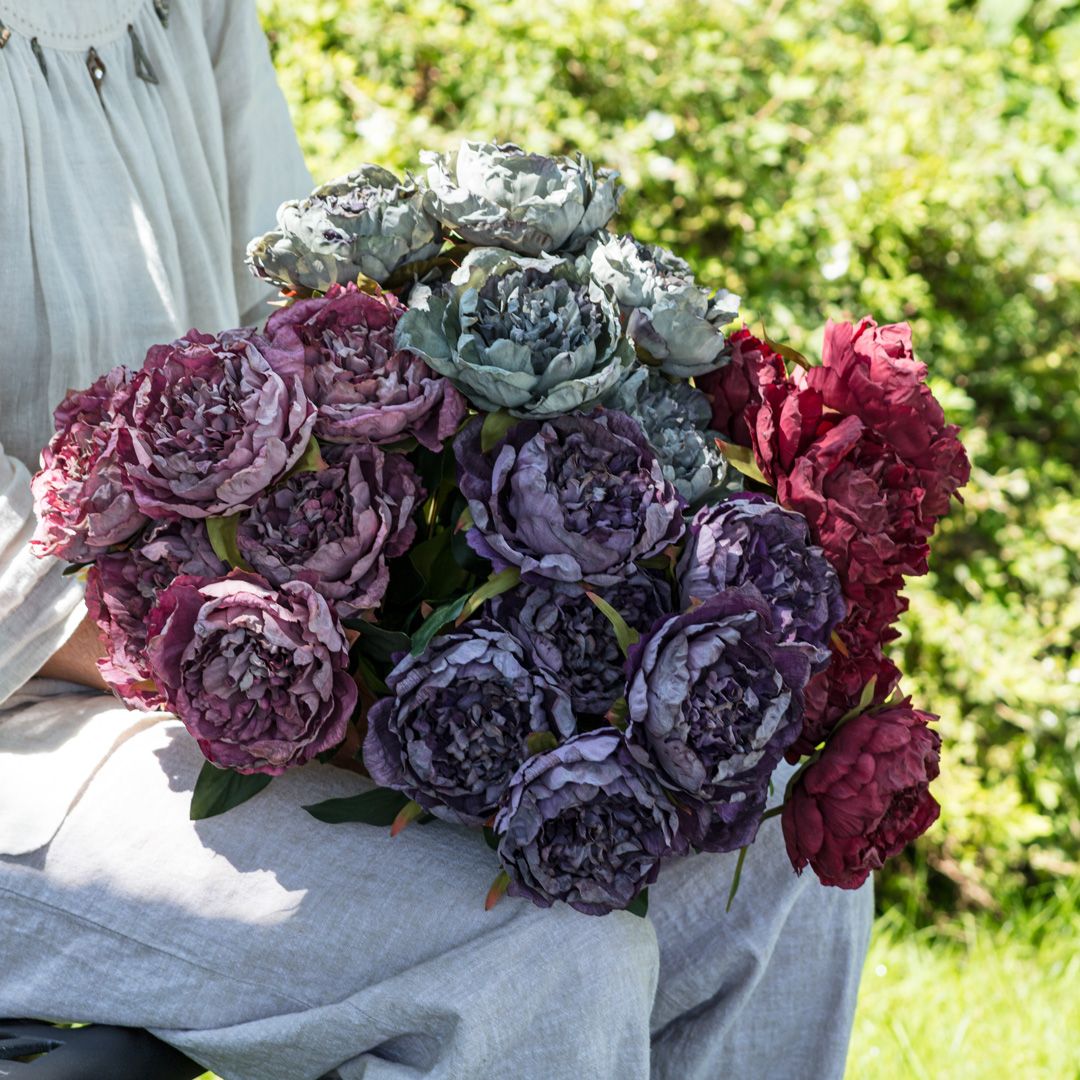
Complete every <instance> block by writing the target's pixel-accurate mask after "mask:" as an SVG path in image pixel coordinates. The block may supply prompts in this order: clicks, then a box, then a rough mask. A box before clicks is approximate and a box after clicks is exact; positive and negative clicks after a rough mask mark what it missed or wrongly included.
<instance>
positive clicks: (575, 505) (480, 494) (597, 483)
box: [454, 410, 683, 588]
mask: <svg viewBox="0 0 1080 1080" xmlns="http://www.w3.org/2000/svg"><path fill="white" fill-rule="evenodd" d="M482 426H483V420H482V418H480V417H477V418H475V419H474V420H472V421H471V422H470V423H469V424H468V425H467V426H466V427H465V428H463V429H462V431H461V433H460V434H459V435H458V437H457V439H455V441H454V453H455V454H456V455H457V462H458V482H459V483H460V485H461V492H462V494H463V495H464V496H465V498H466V499H467V500H468V505H469V511H470V513H471V514H472V520H473V526H472V528H470V529H469V532H468V536H467V538H468V542H469V544H470V545H471V546H472V548H473V549H474V550H475V551H476V552H477V553H478V554H480V555H481V556H483V557H484V558H486V559H490V560H491V561H492V563H493V564H494V565H495V568H496V569H497V570H503V569H505V568H507V567H509V566H518V567H520V568H521V573H522V578H523V579H524V580H526V581H532V582H537V581H542V580H548V581H562V582H569V583H574V582H581V581H584V582H588V583H589V584H591V585H593V586H599V587H601V588H606V587H609V586H612V585H615V584H617V583H618V582H620V581H622V580H623V579H625V578H627V577H629V576H630V575H631V574H633V573H634V569H635V568H634V563H635V562H636V560H638V559H645V558H648V557H650V556H652V555H656V554H658V553H659V552H660V551H662V550H663V549H664V548H665V547H667V545H668V544H673V543H675V542H676V541H677V540H678V539H679V538H680V536H681V535H682V531H683V520H682V499H681V498H680V496H679V494H678V492H677V491H676V490H675V488H674V487H673V486H672V484H670V483H669V482H668V481H667V480H666V479H665V477H664V473H663V469H662V468H661V466H660V463H659V461H658V460H657V458H656V455H655V454H654V453H653V451H652V449H651V448H650V447H649V445H648V443H647V442H646V441H645V436H644V434H643V432H642V430H641V427H640V426H639V425H638V424H637V423H636V422H635V421H634V420H632V419H630V417H628V416H626V415H625V414H624V413H620V412H614V411H606V410H597V411H595V412H593V413H592V414H591V415H589V416H582V415H576V414H575V415H570V416H559V417H556V418H555V419H553V420H548V421H544V422H543V423H541V422H539V421H536V420H526V421H523V422H521V423H519V424H517V425H515V426H514V427H513V428H511V429H510V431H509V432H508V433H507V435H506V436H505V438H503V439H502V441H501V442H499V443H498V444H497V445H496V446H495V448H494V449H493V450H492V451H491V452H490V453H487V454H485V453H484V452H483V451H482V450H481V446H480V435H481V430H482Z"/></svg>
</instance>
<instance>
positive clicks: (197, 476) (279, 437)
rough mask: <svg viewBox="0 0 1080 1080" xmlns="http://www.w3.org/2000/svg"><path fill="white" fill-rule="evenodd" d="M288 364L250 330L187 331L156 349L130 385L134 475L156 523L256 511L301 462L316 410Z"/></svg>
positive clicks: (137, 491) (144, 504)
mask: <svg viewBox="0 0 1080 1080" xmlns="http://www.w3.org/2000/svg"><path fill="white" fill-rule="evenodd" d="M289 359H290V358H289V357H288V356H287V355H285V354H284V353H282V352H281V351H280V350H278V349H276V348H273V347H271V346H270V345H269V343H268V342H267V341H266V340H265V339H263V338H260V337H259V336H258V335H256V334H254V333H253V332H252V331H250V330H230V331H227V332H226V333H224V334H219V335H218V336H216V337H211V336H210V335H208V334H201V333H199V332H198V331H197V330H190V331H189V332H188V334H187V337H184V338H181V339H179V340H178V341H174V342H173V343H172V344H171V345H155V346H153V347H152V348H151V349H150V351H149V352H148V353H147V354H146V362H145V363H144V364H143V367H142V370H141V371H139V372H138V373H137V374H136V375H135V377H134V379H133V385H132V390H133V393H132V400H131V404H130V406H129V408H130V414H131V419H130V425H129V426H130V430H131V437H132V444H133V451H134V456H135V462H136V463H135V464H133V465H132V466H131V467H130V469H129V472H130V474H131V478H132V481H133V483H134V488H135V498H136V500H137V501H138V504H139V507H140V509H142V510H143V511H144V512H145V513H146V514H148V515H149V516H150V517H153V518H165V519H175V518H177V517H187V518H203V517H213V516H218V515H226V514H235V513H237V512H238V511H240V510H243V509H246V508H247V507H249V506H251V504H252V503H253V502H254V501H255V499H256V498H258V496H259V495H260V494H261V493H262V492H263V491H265V490H266V489H267V488H268V487H270V485H271V484H273V483H275V482H277V481H278V480H280V479H281V478H282V477H283V476H284V475H285V474H286V473H287V472H288V471H289V469H291V468H292V466H293V465H295V464H296V462H297V461H298V460H299V459H300V456H301V455H302V454H303V452H304V450H305V449H306V447H307V444H308V440H309V439H310V437H311V429H312V427H313V426H314V424H315V406H314V405H312V404H311V402H309V401H308V399H307V396H306V395H305V393H304V390H303V387H302V386H301V383H300V380H299V379H298V378H295V377H293V376H292V375H288V374H282V371H283V370H284V368H285V366H286V361H287V360H289Z"/></svg>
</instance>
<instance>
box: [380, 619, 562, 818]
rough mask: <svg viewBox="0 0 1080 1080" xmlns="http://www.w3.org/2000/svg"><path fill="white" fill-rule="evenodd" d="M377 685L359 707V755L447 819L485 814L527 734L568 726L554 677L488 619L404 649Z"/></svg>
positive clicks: (385, 780)
mask: <svg viewBox="0 0 1080 1080" xmlns="http://www.w3.org/2000/svg"><path fill="white" fill-rule="evenodd" d="M386 685H387V686H388V687H389V688H390V693H391V696H390V697H385V698H382V699H381V700H380V701H378V702H376V703H375V705H374V706H373V707H372V708H371V710H370V711H369V712H368V716H367V723H368V730H367V736H366V738H365V739H364V765H365V766H366V767H367V770H368V772H369V773H370V774H371V777H372V779H374V780H375V781H376V783H379V784H382V785H383V786H385V787H390V788H393V789H395V790H396V791H403V792H405V794H407V795H408V796H409V797H410V798H411V799H414V800H415V801H416V802H418V803H419V804H420V805H421V806H423V807H424V808H425V809H427V810H430V811H431V812H432V813H433V814H435V815H436V816H438V817H441V818H445V819H446V820H449V821H460V822H463V823H465V824H467V825H481V824H483V823H484V822H486V821H487V820H488V819H489V818H490V817H491V815H492V814H493V813H494V812H495V808H496V806H497V805H498V802H499V799H500V798H501V797H502V794H503V792H504V791H505V790H506V785H507V783H508V782H509V780H510V777H511V776H512V775H513V773H514V770H515V769H516V768H517V767H518V766H519V765H520V764H521V763H522V762H523V761H524V760H525V759H526V758H527V757H528V756H529V748H528V742H527V740H528V737H529V735H531V734H532V733H534V732H550V733H552V734H554V735H555V736H556V738H559V739H562V738H566V737H567V736H569V735H571V734H572V733H573V731H574V726H575V721H574V714H573V710H572V709H571V707H570V699H569V697H567V695H566V692H565V690H563V689H562V687H561V686H560V685H559V681H558V679H556V677H555V676H554V674H553V673H552V672H550V671H548V670H547V668H545V667H544V666H543V665H542V664H540V663H539V662H538V661H537V659H536V657H535V656H533V654H532V653H531V652H530V651H529V650H528V649H526V648H525V646H524V645H523V644H522V643H521V642H520V641H518V640H517V639H516V638H515V637H513V635H511V634H510V633H509V632H508V631H507V630H505V629H504V628H503V627H501V626H499V625H498V624H496V623H494V622H491V621H490V620H488V619H480V620H478V621H476V622H470V623H467V624H466V625H465V626H464V627H462V629H461V630H458V631H456V632H454V633H450V634H444V635H442V636H440V637H437V638H435V639H434V641H432V643H431V644H430V645H429V646H428V647H427V649H425V650H424V652H423V653H422V654H421V655H420V656H419V657H416V656H412V655H411V654H406V655H405V656H404V657H403V658H402V659H401V660H400V662H399V663H398V665H397V667H395V668H394V670H393V671H392V672H390V674H389V675H388V676H387V679H386Z"/></svg>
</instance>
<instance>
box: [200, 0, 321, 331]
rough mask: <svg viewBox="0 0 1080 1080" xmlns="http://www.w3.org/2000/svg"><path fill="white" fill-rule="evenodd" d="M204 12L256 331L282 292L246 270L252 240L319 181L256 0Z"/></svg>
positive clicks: (245, 304)
mask: <svg viewBox="0 0 1080 1080" xmlns="http://www.w3.org/2000/svg"><path fill="white" fill-rule="evenodd" d="M204 12H205V29H206V35H207V43H208V45H209V47H210V55H211V57H212V59H213V64H214V76H215V78H216V79H217V84H218V95H219V98H220V100H221V108H222V123H223V129H224V134H225V156H226V161H227V167H228V170H229V214H230V218H231V224H232V234H233V235H232V239H233V270H234V273H235V275H236V296H237V302H238V305H239V310H240V314H241V325H243V326H250V325H254V324H255V323H259V322H261V321H262V320H263V319H264V318H265V317H266V316H267V315H268V314H269V313H270V312H269V308H268V307H267V303H266V302H267V301H268V300H270V299H272V298H273V297H274V295H275V292H276V290H275V289H274V288H273V287H272V286H271V285H268V284H267V282H265V281H260V280H259V279H257V278H256V277H254V276H253V275H252V274H251V272H250V270H248V268H247V267H246V266H245V265H244V254H245V252H246V250H247V245H248V242H249V241H250V240H251V239H252V238H253V237H255V236H259V235H261V234H262V233H265V232H269V231H270V230H271V229H272V228H273V227H274V223H275V221H276V215H277V208H278V206H279V205H280V204H281V203H283V202H284V201H285V200H286V199H298V198H301V197H303V196H304V195H307V194H308V192H309V191H310V190H311V188H312V186H313V184H312V180H311V173H309V172H308V169H307V166H306V165H305V164H304V155H303V153H302V151H301V150H300V145H299V143H298V142H297V139H296V132H295V130H294V129H293V125H292V120H291V118H290V116H289V109H288V106H287V105H286V104H285V96H284V95H283V94H282V92H281V89H280V87H279V86H278V84H277V79H276V77H275V74H274V65H273V63H272V61H271V59H270V49H269V46H268V44H267V41H266V35H265V34H264V33H263V30H262V27H261V26H260V25H259V18H258V13H257V12H256V10H255V3H254V0H205V8H204Z"/></svg>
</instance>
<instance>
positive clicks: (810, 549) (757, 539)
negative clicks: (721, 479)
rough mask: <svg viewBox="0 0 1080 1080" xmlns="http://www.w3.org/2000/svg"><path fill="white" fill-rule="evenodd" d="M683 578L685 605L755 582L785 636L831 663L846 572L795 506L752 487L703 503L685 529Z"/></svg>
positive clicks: (821, 663)
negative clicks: (753, 491) (840, 570)
mask: <svg viewBox="0 0 1080 1080" xmlns="http://www.w3.org/2000/svg"><path fill="white" fill-rule="evenodd" d="M678 579H679V591H680V595H681V598H682V604H683V607H686V606H688V605H689V604H690V603H691V601H694V600H707V599H709V597H711V596H715V595H716V594H717V593H718V592H723V591H724V590H725V589H730V588H738V587H741V586H752V587H754V588H756V589H757V590H758V591H759V592H760V593H761V594H762V595H763V596H764V597H765V599H766V600H767V601H768V602H769V604H770V605H771V606H772V609H773V615H774V617H775V619H776V623H777V627H776V629H777V632H778V633H779V634H780V636H781V637H782V638H783V639H784V640H785V641H790V642H794V643H796V644H799V645H805V646H807V648H808V650H809V655H810V657H811V664H812V666H813V669H814V670H815V671H818V670H820V669H821V668H823V667H825V665H826V664H828V662H829V659H830V656H831V653H830V651H829V637H830V635H831V634H832V632H833V630H834V629H835V627H836V626H837V624H838V623H839V622H840V620H841V619H843V617H844V614H845V611H846V607H845V605H844V598H843V596H842V595H841V592H840V579H839V578H838V577H837V576H836V571H835V570H834V569H833V568H832V564H831V563H830V562H829V560H828V559H826V558H825V554H824V552H823V551H822V550H821V548H819V547H817V546H815V545H814V544H813V543H811V541H810V529H809V526H808V525H807V523H806V519H805V518H804V517H803V516H802V515H801V514H798V513H796V512H795V511H794V510H785V509H783V507H780V506H778V505H777V504H776V503H775V502H774V501H773V500H772V499H771V498H769V497H768V496H767V495H752V494H739V495H733V496H732V497H731V498H730V499H726V500H725V501H724V502H721V503H718V504H717V505H715V506H707V507H704V508H702V509H701V510H699V511H698V512H697V513H696V514H695V515H694V518H693V520H692V521H691V522H690V524H689V527H688V529H687V541H686V547H685V548H684V549H683V554H682V558H681V559H680V560H679V565H678Z"/></svg>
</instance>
